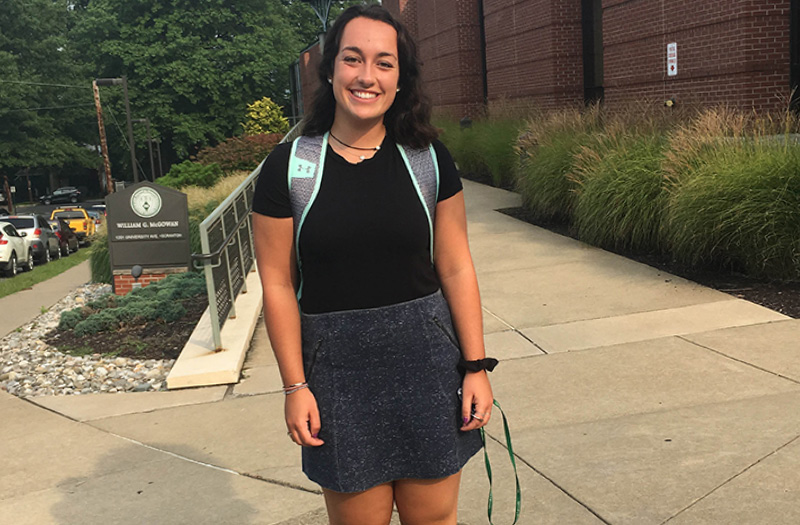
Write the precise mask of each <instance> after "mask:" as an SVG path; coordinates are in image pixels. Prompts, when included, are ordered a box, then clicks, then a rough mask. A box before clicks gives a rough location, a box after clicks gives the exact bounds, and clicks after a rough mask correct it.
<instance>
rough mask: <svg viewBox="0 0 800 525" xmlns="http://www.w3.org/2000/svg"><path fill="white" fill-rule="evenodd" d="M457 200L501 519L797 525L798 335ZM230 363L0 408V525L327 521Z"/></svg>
mask: <svg viewBox="0 0 800 525" xmlns="http://www.w3.org/2000/svg"><path fill="white" fill-rule="evenodd" d="M465 187H466V188H465V191H466V197H467V202H468V214H469V221H470V238H471V242H472V249H473V254H474V257H475V261H476V265H477V268H478V273H479V279H480V284H481V290H482V295H483V302H484V307H485V310H486V311H485V327H486V343H487V348H488V352H489V354H490V355H494V356H496V357H498V358H501V359H502V360H503V362H502V363H501V365H500V366H499V367H498V369H497V370H496V371H495V372H494V373H493V375H492V379H493V384H494V389H495V394H496V397H497V399H498V400H499V401H500V402H501V403H502V404H503V406H504V407H505V410H506V413H507V414H508V416H509V419H510V421H511V425H512V431H513V437H514V448H515V451H516V453H517V455H518V458H519V459H518V466H519V468H520V479H521V482H522V487H523V491H524V494H523V504H522V510H523V514H522V517H521V518H520V523H522V524H537V525H538V524H559V525H564V524H567V525H572V524H602V523H612V524H637V525H638V524H661V523H670V524H676V525H677V524H701V523H703V524H705V523H714V524H717V523H718V524H726V525H727V524H759V523H763V524H771V525H774V524H796V523H800V439H798V438H799V437H800V410H798V408H800V342H799V341H800V320H791V319H788V318H786V317H784V316H782V315H780V314H777V313H775V312H773V311H771V310H767V309H765V308H762V307H760V306H757V305H754V304H751V303H748V302H746V301H742V300H739V299H735V298H733V297H731V296H729V295H726V294H724V293H720V292H717V291H714V290H710V289H708V288H704V287H702V286H699V285H697V284H694V283H691V282H688V281H685V280H683V279H680V278H678V277H675V276H672V275H669V274H665V273H663V272H661V271H659V270H655V269H653V268H650V267H648V266H644V265H641V264H638V263H635V262H632V261H630V260H627V259H624V258H622V257H619V256H617V255H614V254H610V253H608V252H604V251H602V250H598V249H596V248H592V247H588V246H586V245H584V244H581V243H579V242H577V241H574V240H572V239H569V238H564V237H560V236H558V235H555V234H552V233H550V232H548V231H545V230H542V229H540V228H536V227H534V226H531V225H529V224H526V223H523V222H520V221H517V220H515V219H512V218H510V217H508V216H505V215H503V214H500V213H497V212H495V211H493V210H495V209H498V208H504V207H510V206H516V205H517V204H518V197H517V196H516V195H514V194H511V193H508V192H505V191H503V190H498V189H493V188H488V187H485V186H480V185H477V184H473V183H469V182H466V183H465ZM245 367H246V369H245V372H244V376H245V378H244V379H243V380H242V381H241V382H240V383H239V384H237V385H235V386H232V387H230V388H228V387H212V388H202V389H195V390H186V391H174V392H160V393H142V394H123V395H95V396H84V397H80V396H76V397H66V398H37V399H33V400H31V401H25V400H20V399H17V398H15V397H12V396H9V395H7V394H3V393H0V422H2V423H0V443H2V445H0V523H2V524H15V525H21V524H36V525H41V524H49V523H55V524H75V523H80V524H114V523H120V524H127V523H137V524H139V523H159V524H187V523H193V524H194V523H231V524H245V523H254V524H282V525H289V524H294V525H318V524H323V523H326V519H325V517H324V511H323V510H322V508H323V501H322V497H321V496H320V495H319V493H318V491H317V488H316V487H315V486H314V485H313V484H311V483H309V482H308V481H307V480H306V479H305V478H304V477H303V475H302V474H301V473H300V469H299V463H300V458H299V451H298V449H297V448H296V447H295V446H294V445H293V444H292V443H291V442H290V441H289V440H288V439H287V438H286V434H285V430H284V424H283V419H282V412H283V411H282V402H283V399H282V397H283V396H282V395H281V393H280V392H279V391H278V390H279V388H280V385H279V378H278V374H277V370H276V366H275V363H274V359H273V358H272V355H271V352H270V349H269V344H268V342H267V339H266V336H265V334H264V331H263V327H261V328H259V330H258V332H257V335H256V337H255V339H254V341H253V343H252V348H251V351H250V353H249V356H248V360H247V363H246V365H245ZM34 403H39V404H40V405H41V406H37V405H36V404H34ZM42 407H45V408H47V410H46V409H43V408H42ZM490 434H491V436H492V438H498V439H499V438H500V436H501V427H500V425H499V418H497V417H496V418H495V419H494V420H493V422H492V424H491V425H490ZM489 452H490V455H491V456H492V458H493V468H494V474H495V481H496V484H495V520H494V521H495V523H497V524H498V525H501V524H508V523H511V521H512V516H513V478H512V477H511V474H510V470H509V467H508V457H507V456H505V457H504V454H505V451H504V450H503V448H502V447H501V445H499V444H498V443H497V442H496V441H494V440H492V441H490V443H489ZM482 463H483V460H482V458H481V457H480V456H478V457H476V458H475V459H474V460H473V461H472V462H471V463H470V464H469V465H468V466H467V468H466V471H465V473H464V482H463V485H462V494H461V499H460V515H459V521H460V522H461V523H463V524H468V525H478V524H484V523H487V519H486V515H485V508H486V496H487V489H488V486H487V483H486V477H485V474H484V472H483V466H482Z"/></svg>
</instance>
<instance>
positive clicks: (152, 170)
mask: <svg viewBox="0 0 800 525" xmlns="http://www.w3.org/2000/svg"><path fill="white" fill-rule="evenodd" d="M131 122H135V123H137V124H138V123H142V122H143V123H144V125H145V127H146V128H147V151H148V153H150V178H151V179H152V180H153V181H154V182H155V180H156V165H155V161H154V160H153V141H152V139H151V138H150V119H149V118H135V119H133V120H132V121H131Z"/></svg>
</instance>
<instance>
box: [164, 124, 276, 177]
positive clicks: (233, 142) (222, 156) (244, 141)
mask: <svg viewBox="0 0 800 525" xmlns="http://www.w3.org/2000/svg"><path fill="white" fill-rule="evenodd" d="M282 138H283V134H282V133H265V134H258V135H245V136H243V137H233V138H230V139H227V140H225V141H224V142H221V143H219V144H218V145H216V146H213V147H207V148H203V149H202V150H200V151H199V152H198V153H197V162H199V163H200V164H218V165H219V166H220V168H222V171H224V172H226V173H229V172H231V171H236V170H245V171H252V170H254V169H256V168H257V167H258V165H259V164H260V163H261V161H262V160H264V158H266V156H267V155H269V154H270V152H272V150H273V149H275V146H277V145H278V143H279V142H280V141H281V139H282ZM170 173H171V172H170Z"/></svg>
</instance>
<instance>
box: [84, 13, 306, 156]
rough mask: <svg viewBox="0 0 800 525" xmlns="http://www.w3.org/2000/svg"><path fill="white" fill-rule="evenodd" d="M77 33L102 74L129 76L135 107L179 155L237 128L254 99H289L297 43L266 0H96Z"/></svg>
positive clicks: (86, 54)
mask: <svg viewBox="0 0 800 525" xmlns="http://www.w3.org/2000/svg"><path fill="white" fill-rule="evenodd" d="M73 39H74V43H75V46H76V47H77V48H78V49H79V50H80V52H81V54H83V55H84V56H86V57H87V58H89V60H90V62H91V64H92V66H93V67H94V75H95V76H96V77H120V76H122V75H127V77H128V86H129V93H130V98H131V106H132V111H133V113H135V116H137V117H147V118H149V119H150V121H151V123H152V124H153V127H154V128H155V129H156V130H158V133H159V134H160V135H161V137H162V138H163V140H164V143H165V145H166V146H167V147H170V146H171V148H172V150H173V151H174V153H175V155H176V156H177V157H179V158H180V157H186V156H187V155H189V154H190V153H193V152H194V151H196V150H197V148H198V147H200V146H202V145H205V144H208V143H215V142H218V141H220V140H222V139H224V138H225V137H227V136H231V135H233V134H234V133H235V132H236V131H237V127H238V123H239V122H240V121H241V118H242V116H243V114H244V112H245V108H246V105H247V103H248V102H250V101H252V100H254V99H257V98H260V97H262V96H265V95H274V94H275V93H278V94H279V95H281V96H284V97H285V93H284V92H285V86H286V84H287V79H286V77H287V75H288V73H287V70H288V65H289V63H290V62H291V61H292V60H293V59H294V57H295V55H296V51H297V49H298V48H299V46H300V44H299V42H298V38H297V36H296V34H295V32H294V31H293V29H292V27H291V25H290V24H289V22H288V20H287V17H286V16H285V13H284V11H283V8H282V6H281V5H280V3H278V2H275V1H272V2H270V1H264V0H235V1H234V0H205V1H204V2H202V3H200V2H196V1H193V0H141V1H137V2H130V1H128V0H92V1H90V2H89V4H88V6H87V7H86V9H85V10H84V13H83V14H82V16H80V17H79V18H78V19H77V21H76V25H75V28H74V30H73Z"/></svg>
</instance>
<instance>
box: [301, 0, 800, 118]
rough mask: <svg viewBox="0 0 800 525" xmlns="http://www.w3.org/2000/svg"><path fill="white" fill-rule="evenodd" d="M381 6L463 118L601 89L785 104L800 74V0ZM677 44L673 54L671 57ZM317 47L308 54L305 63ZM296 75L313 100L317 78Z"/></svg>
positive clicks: (611, 97) (623, 99) (464, 1)
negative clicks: (413, 41) (401, 26)
mask: <svg viewBox="0 0 800 525" xmlns="http://www.w3.org/2000/svg"><path fill="white" fill-rule="evenodd" d="M383 5H384V7H386V8H387V9H389V10H390V11H392V12H393V13H394V14H395V15H397V16H399V17H400V18H401V19H402V20H403V21H404V22H405V23H406V25H407V26H408V27H409V29H410V30H411V32H412V33H413V34H414V36H415V37H416V38H417V42H418V45H419V51H420V55H421V57H422V59H423V61H424V63H425V65H424V69H423V74H424V78H425V80H426V83H427V89H428V93H429V94H430V96H431V97H432V99H433V102H434V106H435V110H436V112H437V113H449V114H451V115H453V116H456V117H461V116H464V115H469V116H473V117H474V116H476V115H479V114H481V113H482V112H483V108H485V107H487V106H488V107H489V108H490V109H492V108H496V107H498V106H504V107H511V108H515V107H522V108H524V107H530V106H535V107H540V108H558V107H564V106H569V105H576V104H582V103H584V102H585V101H587V100H598V99H602V100H603V101H604V103H605V104H606V105H607V106H609V107H612V108H613V107H621V106H624V105H625V104H627V103H629V102H631V101H639V100H646V101H650V102H652V103H659V104H660V103H663V102H665V101H667V100H670V99H674V100H675V101H676V102H677V103H678V104H690V105H712V104H717V103H720V102H725V103H728V104H730V105H733V106H737V107H740V108H744V109H751V108H755V109H758V110H766V109H770V110H781V109H785V108H786V104H787V102H788V99H789V97H790V96H791V93H792V86H797V85H798V83H799V82H800V65H799V64H800V0H703V1H702V2H699V1H696V0H383ZM670 44H674V46H675V48H677V49H676V51H677V56H673V57H672V59H671V60H668V58H667V50H668V46H669V45H670ZM314 51H315V48H312V49H310V50H309V51H307V52H306V53H304V56H306V55H308V58H305V59H304V58H303V57H301V60H300V64H301V67H300V70H301V72H302V70H303V67H302V64H303V63H304V60H305V63H307V64H309V65H310V64H312V63H313V62H314V60H313V58H314V57H313V53H314ZM316 52H317V53H318V49H316ZM668 67H672V68H674V72H675V73H676V74H674V75H670V74H668ZM300 76H301V77H303V88H302V89H303V94H304V98H305V95H306V94H307V93H310V92H311V91H312V89H313V88H310V86H307V85H306V83H305V82H306V80H305V78H306V77H307V76H308V75H307V74H305V75H304V74H302V73H301V75H300ZM314 82H315V80H314ZM306 107H307V106H306Z"/></svg>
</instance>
